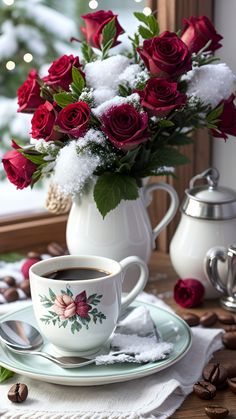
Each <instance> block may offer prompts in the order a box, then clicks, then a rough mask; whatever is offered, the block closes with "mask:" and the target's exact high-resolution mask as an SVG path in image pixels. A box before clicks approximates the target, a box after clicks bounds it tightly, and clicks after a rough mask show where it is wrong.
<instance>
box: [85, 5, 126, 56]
mask: <svg viewBox="0 0 236 419" xmlns="http://www.w3.org/2000/svg"><path fill="white" fill-rule="evenodd" d="M81 17H82V18H83V19H84V21H85V27H81V28H80V29H81V32H82V33H83V34H84V36H85V38H86V41H87V43H88V44H89V45H91V46H92V47H95V48H99V49H100V48H101V45H102V31H103V28H104V26H106V25H107V24H108V23H109V22H110V21H111V20H112V19H114V20H115V27H116V33H115V37H114V41H113V44H112V47H114V46H115V45H118V44H120V42H119V41H117V38H118V36H119V35H121V34H122V33H124V30H123V28H122V27H121V26H120V24H119V22H118V19H117V15H114V14H113V12H112V11H111V10H108V11H105V10H99V11H98V12H95V13H88V14H87V15H83V16H81Z"/></svg>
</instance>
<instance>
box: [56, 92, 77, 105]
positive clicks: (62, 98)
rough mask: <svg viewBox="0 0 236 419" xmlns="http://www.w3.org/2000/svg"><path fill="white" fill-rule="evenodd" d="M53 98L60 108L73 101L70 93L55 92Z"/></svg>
mask: <svg viewBox="0 0 236 419" xmlns="http://www.w3.org/2000/svg"><path fill="white" fill-rule="evenodd" d="M53 98H54V100H55V101H56V102H57V104H58V105H59V106H60V107H61V108H65V107H66V106H67V105H70V104H71V103H74V102H75V100H74V97H73V95H72V93H66V92H62V93H56V94H55V95H54V96H53Z"/></svg>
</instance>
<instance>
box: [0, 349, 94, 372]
mask: <svg viewBox="0 0 236 419" xmlns="http://www.w3.org/2000/svg"><path fill="white" fill-rule="evenodd" d="M6 346H7V348H8V349H10V350H11V351H12V352H15V353H17V354H20V355H38V356H41V357H42V358H46V359H48V360H49V361H52V362H54V363H55V364H57V365H58V366H59V367H61V368H80V367H83V366H85V365H89V364H93V363H94V362H95V359H87V358H81V357H77V356H62V357H55V356H53V355H50V354H48V353H46V352H40V351H27V350H23V351H22V350H20V349H15V348H12V347H11V346H9V345H6Z"/></svg>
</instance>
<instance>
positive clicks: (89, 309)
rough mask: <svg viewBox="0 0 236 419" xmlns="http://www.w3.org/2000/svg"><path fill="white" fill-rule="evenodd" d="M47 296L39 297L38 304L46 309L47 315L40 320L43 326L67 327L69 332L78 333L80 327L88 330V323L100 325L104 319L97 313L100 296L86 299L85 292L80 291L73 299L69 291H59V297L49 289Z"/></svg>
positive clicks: (93, 295)
mask: <svg viewBox="0 0 236 419" xmlns="http://www.w3.org/2000/svg"><path fill="white" fill-rule="evenodd" d="M48 294H49V295H48V296H46V295H40V296H39V297H40V302H41V303H42V305H43V306H44V307H45V308H48V309H49V310H48V314H45V315H44V316H43V317H41V318H40V320H41V321H42V322H44V323H45V325H48V324H51V323H52V324H53V325H54V326H58V327H64V328H65V327H66V326H67V325H69V327H70V328H71V332H72V333H73V334H74V333H75V332H79V331H80V329H82V327H85V328H86V329H89V323H90V322H91V321H92V322H93V323H95V324H96V323H97V321H99V322H100V323H102V322H103V320H105V319H106V316H105V315H104V314H103V313H102V312H101V311H98V309H97V307H96V306H97V305H98V304H99V303H100V301H101V299H102V295H98V294H91V295H90V296H89V297H87V294H86V291H82V292H81V293H80V294H77V295H76V296H75V297H74V295H73V293H72V291H71V289H70V286H69V285H67V286H66V290H61V294H60V295H56V294H55V293H54V292H53V291H52V289H51V288H49V289H48Z"/></svg>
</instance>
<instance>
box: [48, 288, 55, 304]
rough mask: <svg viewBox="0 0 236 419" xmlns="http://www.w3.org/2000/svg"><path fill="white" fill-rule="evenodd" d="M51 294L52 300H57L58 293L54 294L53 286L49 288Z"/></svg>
mask: <svg viewBox="0 0 236 419" xmlns="http://www.w3.org/2000/svg"><path fill="white" fill-rule="evenodd" d="M48 291H49V295H50V298H51V300H52V301H55V299H56V294H54V292H53V290H52V289H51V288H49V290H48Z"/></svg>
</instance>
